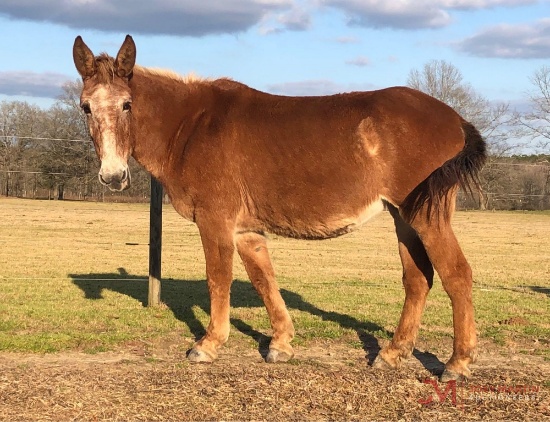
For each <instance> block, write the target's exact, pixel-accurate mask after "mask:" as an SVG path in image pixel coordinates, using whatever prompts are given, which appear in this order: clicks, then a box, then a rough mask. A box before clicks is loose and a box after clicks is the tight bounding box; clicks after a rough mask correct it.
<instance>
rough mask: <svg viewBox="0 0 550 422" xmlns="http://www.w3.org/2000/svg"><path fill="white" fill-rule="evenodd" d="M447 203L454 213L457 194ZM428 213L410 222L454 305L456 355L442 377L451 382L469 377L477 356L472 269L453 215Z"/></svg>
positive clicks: (443, 379)
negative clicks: (459, 237)
mask: <svg viewBox="0 0 550 422" xmlns="http://www.w3.org/2000/svg"><path fill="white" fill-rule="evenodd" d="M448 204H449V205H448V206H449V207H450V208H451V210H450V211H449V214H452V211H453V209H452V208H453V207H454V197H453V198H452V201H451V200H449V201H448ZM451 204H453V205H452V206H451ZM426 214H427V213H426V210H425V209H423V210H421V211H420V212H419V213H418V215H417V216H416V217H415V218H414V220H413V221H412V223H411V224H412V226H413V227H414V228H415V229H416V231H417V232H418V234H419V235H420V238H421V239H422V243H423V244H424V247H425V248H426V251H427V253H428V256H429V257H430V261H431V262H432V264H433V266H434V268H435V270H436V271H437V273H438V274H439V277H440V278H441V281H442V283H443V288H444V289H445V291H446V292H447V294H448V295H449V297H450V299H451V303H452V307H453V325H454V341H453V355H452V356H451V359H450V360H449V361H448V362H447V363H446V365H445V372H444V373H443V375H442V376H441V380H442V381H450V380H453V379H458V378H460V377H468V376H469V375H470V370H469V368H468V366H469V364H470V363H473V362H474V361H475V357H476V342H477V339H476V330H475V322H474V307H473V303H472V283H473V281H472V270H471V268H470V265H469V264H468V262H467V261H466V258H465V257H464V254H463V253H462V250H461V248H460V246H459V244H458V241H457V239H456V236H455V234H454V232H453V230H452V228H451V224H450V218H444V217H443V216H437V215H434V214H432V217H431V219H428V218H426V217H425V216H426Z"/></svg>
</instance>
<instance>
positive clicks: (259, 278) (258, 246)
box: [237, 232, 294, 363]
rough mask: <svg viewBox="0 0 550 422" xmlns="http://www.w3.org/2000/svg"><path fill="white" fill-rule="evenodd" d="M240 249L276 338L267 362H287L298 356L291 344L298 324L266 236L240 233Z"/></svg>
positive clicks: (238, 238)
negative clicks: (281, 289)
mask: <svg viewBox="0 0 550 422" xmlns="http://www.w3.org/2000/svg"><path fill="white" fill-rule="evenodd" d="M237 250H238V252H239V255H240V257H241V259H242V261H243V264H244V266H245V268H246V272H247V273H248V276H249V277H250V281H251V282H252V285H253V286H254V288H255V289H256V291H257V292H258V294H259V295H260V297H261V298H262V300H263V301H264V304H265V307H266V309H267V313H268V315H269V320H270V321H271V328H272V329H273V338H272V339H271V343H270V344H269V353H268V355H267V357H266V361H267V362H270V363H273V362H285V361H287V360H289V359H291V358H292V357H293V356H294V351H293V350H292V346H291V345H290V341H291V340H292V338H293V337H294V326H293V325H292V320H291V319H290V315H289V313H288V311H287V309H286V306H285V302H284V300H283V298H282V297H281V293H280V292H279V287H278V286H277V281H276V280H275V273H274V271H273V266H272V265H271V259H270V258H269V252H268V250H267V244H266V239H265V237H264V236H263V235H261V234H258V233H252V232H250V233H242V234H239V235H238V236H237Z"/></svg>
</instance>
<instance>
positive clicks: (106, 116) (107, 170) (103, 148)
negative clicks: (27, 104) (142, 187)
mask: <svg viewBox="0 0 550 422" xmlns="http://www.w3.org/2000/svg"><path fill="white" fill-rule="evenodd" d="M73 59H74V64H75V66H76V70H78V73H79V74H80V76H82V80H83V89H82V94H81V96H80V106H81V107H82V110H83V111H84V113H86V116H87V119H88V128H89V130H90V135H91V136H92V140H93V142H94V147H95V150H96V152H97V155H98V157H99V159H100V160H101V169H100V170H99V181H100V182H101V183H102V184H104V185H105V186H108V187H109V189H111V190H114V191H121V190H124V189H128V188H129V187H130V169H129V167H128V159H129V158H130V155H131V154H132V149H133V145H132V138H131V133H130V128H131V126H130V119H131V116H132V93H131V91H130V87H129V86H128V84H129V81H130V79H131V78H132V70H133V68H134V64H135V62H136V45H135V44H134V41H133V40H132V37H131V36H129V35H127V36H126V39H125V40H124V43H123V44H122V47H120V50H119V52H118V54H117V56H116V59H113V58H112V57H109V56H107V55H106V54H102V55H100V56H97V57H96V56H94V54H93V53H92V51H91V50H90V49H89V48H88V46H87V45H86V44H84V41H82V38H81V37H80V36H78V37H76V39H75V41H74V46H73Z"/></svg>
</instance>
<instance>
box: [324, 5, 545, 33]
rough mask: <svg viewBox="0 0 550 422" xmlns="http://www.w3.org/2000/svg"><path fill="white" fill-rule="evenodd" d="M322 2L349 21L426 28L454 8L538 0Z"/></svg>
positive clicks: (446, 19)
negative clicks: (341, 12)
mask: <svg viewBox="0 0 550 422" xmlns="http://www.w3.org/2000/svg"><path fill="white" fill-rule="evenodd" d="M320 3H321V4H323V5H325V6H330V7H334V8H337V9H340V10H342V11H344V12H345V13H346V15H347V17H348V22H349V24H350V25H359V26H365V27H370V28H395V29H423V28H440V27H444V26H447V25H449V24H450V23H451V22H452V15H451V12H452V11H454V10H474V9H490V8H493V7H497V6H501V7H513V6H521V5H527V4H533V3H536V0H436V1H432V0H400V1H397V0H396V1H388V0H320Z"/></svg>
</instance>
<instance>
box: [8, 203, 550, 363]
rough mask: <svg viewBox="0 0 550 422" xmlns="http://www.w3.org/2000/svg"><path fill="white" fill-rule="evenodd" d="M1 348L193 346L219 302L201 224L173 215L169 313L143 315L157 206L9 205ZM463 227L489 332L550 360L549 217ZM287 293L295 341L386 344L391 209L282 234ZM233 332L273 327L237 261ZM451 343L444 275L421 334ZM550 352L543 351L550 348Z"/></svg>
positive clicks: (255, 338)
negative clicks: (323, 234)
mask: <svg viewBox="0 0 550 422" xmlns="http://www.w3.org/2000/svg"><path fill="white" fill-rule="evenodd" d="M0 207H1V209H2V214H3V219H2V220H1V221H0V350H5V351H23V352H37V353H48V352H56V351H61V350H82V351H85V352H88V353H97V352H100V351H105V350H111V349H114V348H116V347H118V346H120V345H123V344H124V343H126V342H131V341H135V340H145V341H147V340H148V339H155V338H160V337H162V336H167V335H177V336H180V337H181V339H182V345H183V347H187V346H190V345H191V344H192V342H193V341H194V340H195V339H196V338H198V337H200V336H202V335H203V334H204V332H205V327H206V326H207V324H208V314H209V299H208V289H207V287H206V282H205V281H204V257H203V253H202V248H201V244H200V239H199V236H198V232H197V229H196V227H195V226H194V225H192V224H190V223H188V222H186V221H184V220H183V219H181V218H180V217H179V216H178V215H177V214H176V213H175V212H174V211H173V210H172V209H171V208H170V206H167V207H165V211H164V230H163V276H164V280H163V283H162V301H163V302H164V304H165V305H164V306H163V307H160V308H155V309H150V308H147V307H146V306H145V305H146V301H147V281H146V278H145V277H146V274H147V268H148V263H147V259H148V221H149V215H148V206H147V205H144V204H96V203H84V202H60V201H30V200H14V199H9V200H7V199H0ZM454 227H455V230H456V233H457V236H458V237H459V239H460V241H461V244H462V246H463V248H464V251H465V254H466V256H467V257H468V259H469V261H470V263H471V264H472V267H473V269H474V278H475V287H474V302H475V309H476V321H477V328H478V331H479V333H480V335H481V337H482V338H486V339H491V340H492V341H494V342H495V343H496V344H499V345H505V344H507V342H509V341H511V340H513V341H515V342H516V343H517V344H519V345H520V349H521V347H523V345H525V348H527V347H531V345H532V344H537V342H539V343H540V344H542V346H541V347H539V348H538V349H537V350H536V351H535V352H534V353H537V354H542V355H544V356H549V355H548V347H547V343H544V339H548V338H550V324H549V323H548V320H549V319H550V318H549V316H550V315H549V303H550V290H549V289H550V262H549V260H548V252H547V251H548V250H550V214H549V213H526V212H521V213H520V212H503V213H494V212H459V213H457V214H456V218H455V223H454ZM270 250H271V255H272V257H273V262H274V266H275V269H276V272H277V274H278V280H279V285H280V287H281V293H282V295H283V297H284V299H285V301H286V303H287V306H288V308H289V310H290V313H291V315H292V318H293V320H294V324H295V328H296V340H295V344H298V345H306V346H307V345H308V344H310V343H311V342H313V341H317V340H334V341H343V342H347V343H348V344H350V345H352V346H353V347H362V346H363V342H364V341H366V340H365V339H371V338H375V339H377V340H382V339H389V338H391V335H392V333H393V330H394V329H395V326H396V324H397V322H398V320H399V317H400V313H401V308H402V306H403V300H404V291H403V289H402V287H401V265H400V261H399V256H398V254H397V245H396V238H395V234H394V231H393V223H392V221H391V218H390V217H389V216H388V215H387V214H385V213H384V214H383V215H381V216H380V217H378V218H377V219H375V220H374V221H373V222H372V223H369V224H368V225H366V226H364V227H363V228H362V229H361V230H359V231H357V232H355V233H352V234H350V235H346V236H343V237H341V238H338V239H331V240H328V241H321V242H311V241H295V240H288V239H282V238H279V237H276V236H274V237H272V238H271V241H270ZM234 276H235V282H234V284H233V288H232V296H231V304H232V309H231V323H232V333H233V334H232V335H233V337H234V338H235V339H237V341H239V342H242V341H245V342H249V343H250V344H257V343H258V342H265V341H267V340H266V339H267V337H268V336H269V335H270V332H271V331H270V324H269V320H268V318H267V313H266V311H265V308H264V307H263V304H262V303H261V301H260V299H259V298H258V296H257V294H256V292H255V291H254V289H253V288H252V286H251V285H250V283H249V282H248V281H247V276H246V273H245V272H244V270H243V268H242V265H241V264H240V263H239V262H238V260H237V258H236V259H235V270H234ZM451 336H452V311H451V305H450V300H449V298H448V297H447V295H446V293H445V292H444V291H443V289H442V287H441V283H440V281H439V280H436V282H435V283H434V288H433V289H432V292H431V294H430V296H429V298H428V303H427V307H426V310H425V314H424V317H423V319H422V326H421V330H420V333H419V338H421V339H424V340H428V341H437V340H439V339H443V338H448V337H451ZM544 345H546V347H544Z"/></svg>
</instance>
